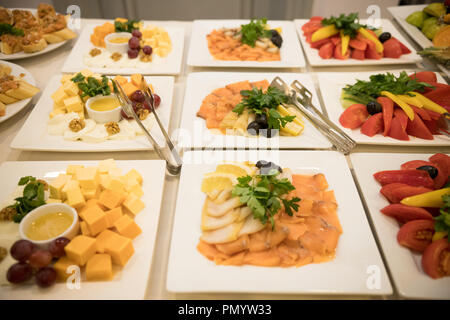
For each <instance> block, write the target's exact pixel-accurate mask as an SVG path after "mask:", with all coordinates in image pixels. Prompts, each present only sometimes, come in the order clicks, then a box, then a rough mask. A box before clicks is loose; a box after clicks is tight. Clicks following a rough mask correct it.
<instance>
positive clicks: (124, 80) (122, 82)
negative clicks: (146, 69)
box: [114, 75, 128, 85]
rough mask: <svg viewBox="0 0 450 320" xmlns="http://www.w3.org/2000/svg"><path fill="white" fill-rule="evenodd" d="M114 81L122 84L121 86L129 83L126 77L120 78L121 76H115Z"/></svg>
mask: <svg viewBox="0 0 450 320" xmlns="http://www.w3.org/2000/svg"><path fill="white" fill-rule="evenodd" d="M114 80H115V81H117V82H118V83H120V85H123V84H124V83H127V82H128V80H127V78H125V77H124V76H120V75H117V76H115V77H114Z"/></svg>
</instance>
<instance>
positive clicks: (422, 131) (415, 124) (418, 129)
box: [406, 113, 433, 140]
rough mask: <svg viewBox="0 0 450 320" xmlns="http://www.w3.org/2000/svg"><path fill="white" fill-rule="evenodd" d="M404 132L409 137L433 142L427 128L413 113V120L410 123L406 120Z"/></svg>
mask: <svg viewBox="0 0 450 320" xmlns="http://www.w3.org/2000/svg"><path fill="white" fill-rule="evenodd" d="M406 132H407V133H408V134H409V135H411V136H414V137H417V138H421V139H426V140H433V135H432V134H431V132H430V130H428V128H427V126H426V125H425V124H424V123H423V121H422V119H420V117H419V116H418V114H417V113H414V119H413V120H412V121H411V120H410V119H408V125H407V127H406Z"/></svg>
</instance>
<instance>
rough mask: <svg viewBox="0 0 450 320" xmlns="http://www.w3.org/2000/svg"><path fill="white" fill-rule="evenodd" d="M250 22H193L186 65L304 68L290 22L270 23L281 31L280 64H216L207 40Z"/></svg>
mask: <svg viewBox="0 0 450 320" xmlns="http://www.w3.org/2000/svg"><path fill="white" fill-rule="evenodd" d="M249 22H250V21H249V20H194V24H193V26H192V37H191V43H190V45H189V54H188V59H187V64H188V65H189V66H193V67H253V68H303V67H305V65H306V63H305V58H304V57H303V52H302V50H301V48H300V45H299V43H298V39H297V37H296V35H295V29H294V25H293V23H292V22H291V21H276V20H269V21H268V22H267V23H268V24H269V25H270V27H271V28H278V27H281V29H282V30H281V36H282V37H283V44H282V46H281V49H280V52H281V60H280V61H264V62H258V61H224V60H216V59H214V57H213V56H212V55H211V53H210V52H209V49H208V41H207V40H206V36H207V35H208V34H209V33H210V32H211V31H213V30H214V29H220V28H223V27H225V28H235V27H239V26H240V25H242V24H247V23H249Z"/></svg>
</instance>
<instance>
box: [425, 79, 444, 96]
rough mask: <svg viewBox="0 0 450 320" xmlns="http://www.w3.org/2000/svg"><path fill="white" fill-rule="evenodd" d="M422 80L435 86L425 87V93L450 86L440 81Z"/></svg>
mask: <svg viewBox="0 0 450 320" xmlns="http://www.w3.org/2000/svg"><path fill="white" fill-rule="evenodd" d="M422 82H426V83H428V84H429V85H431V86H433V87H434V88H429V87H425V88H424V90H425V91H424V92H425V94H428V93H430V92H433V91H434V90H437V89H441V88H447V87H448V85H446V84H443V83H439V82H433V81H422Z"/></svg>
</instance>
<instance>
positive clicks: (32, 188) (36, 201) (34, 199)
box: [10, 176, 45, 223]
mask: <svg viewBox="0 0 450 320" xmlns="http://www.w3.org/2000/svg"><path fill="white" fill-rule="evenodd" d="M18 185H20V186H22V185H25V187H24V189H23V194H22V197H18V198H16V199H14V200H15V201H16V202H15V203H14V204H13V205H11V206H10V207H11V208H14V209H15V210H16V213H15V214H14V216H13V221H14V222H16V223H19V222H20V221H22V219H23V218H24V217H25V216H26V215H27V214H28V213H29V212H30V211H32V210H34V209H36V208H37V207H40V206H42V205H44V204H45V190H44V189H45V186H44V184H43V183H42V182H40V181H38V180H36V178H35V177H32V176H26V177H22V178H20V180H19V183H18Z"/></svg>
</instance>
